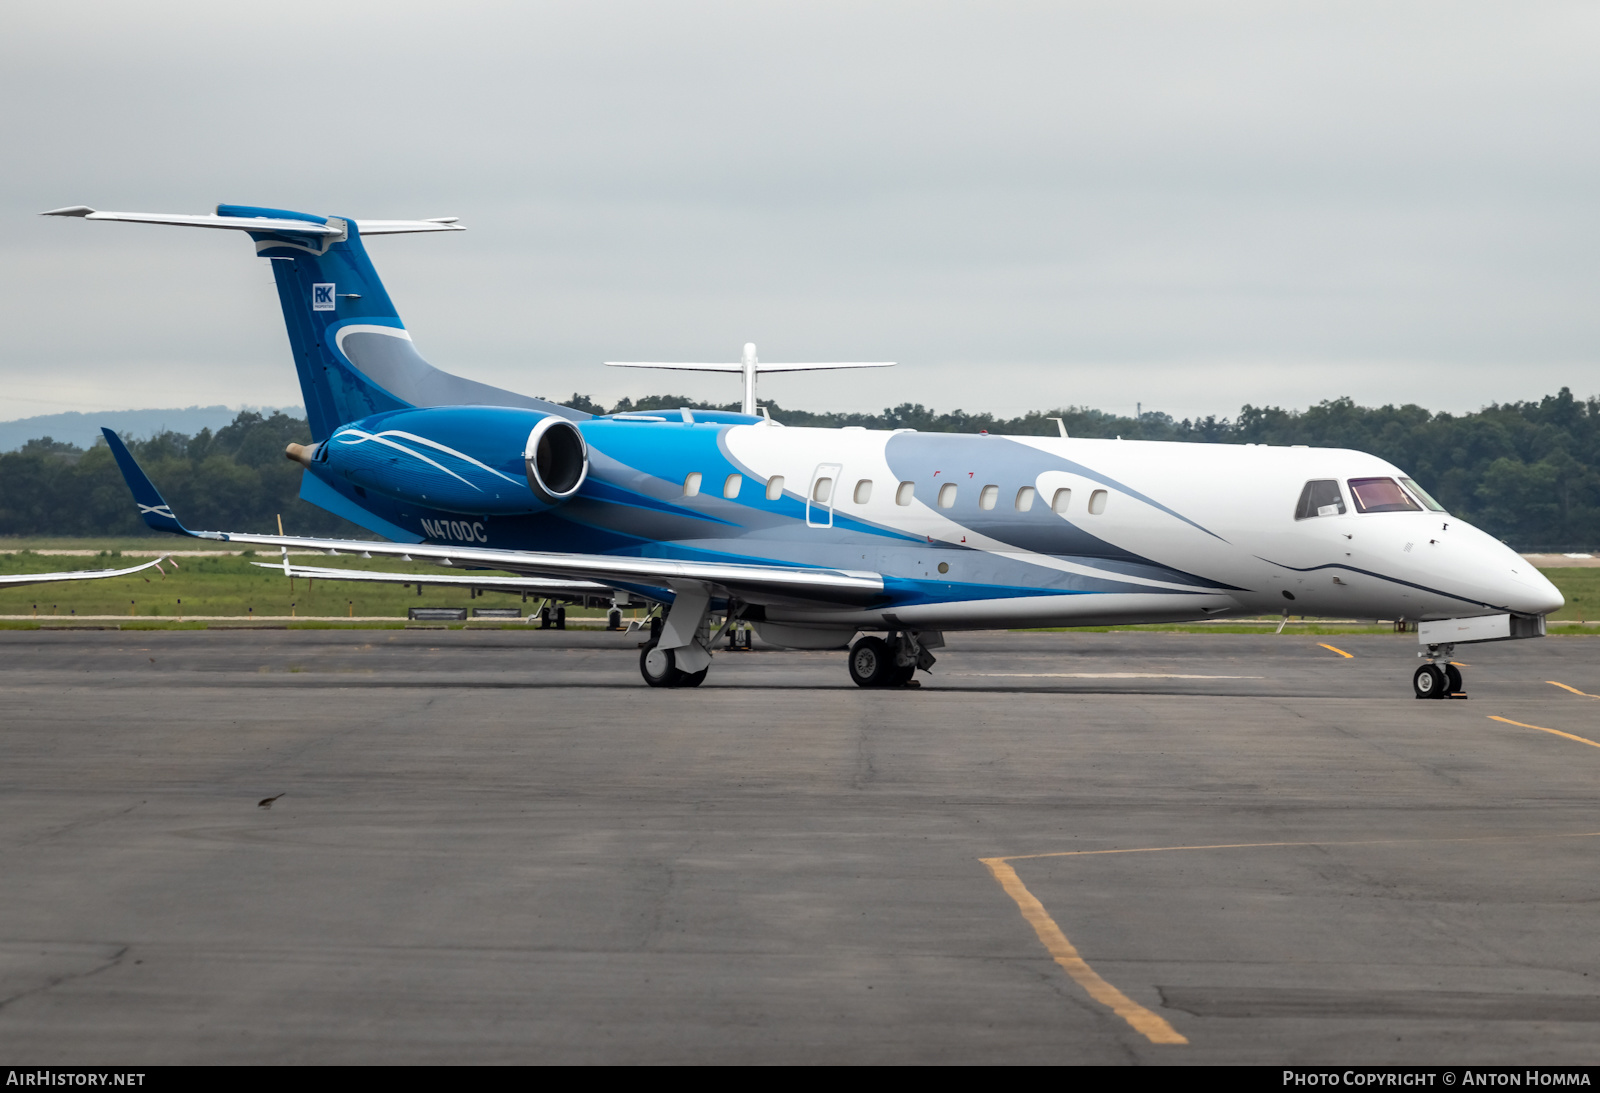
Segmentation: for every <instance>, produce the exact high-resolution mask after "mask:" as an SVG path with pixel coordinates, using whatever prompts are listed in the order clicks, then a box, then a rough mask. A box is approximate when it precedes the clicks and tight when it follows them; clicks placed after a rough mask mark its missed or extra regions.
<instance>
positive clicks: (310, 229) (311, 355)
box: [45, 205, 589, 441]
mask: <svg viewBox="0 0 1600 1093" xmlns="http://www.w3.org/2000/svg"><path fill="white" fill-rule="evenodd" d="M45 215H46V216H75V217H82V218H84V219H86V220H123V221H131V222H134V223H142V224H168V225H174V226H178V227H193V228H225V229H231V230H235V231H244V232H248V233H249V235H250V238H251V239H253V240H254V241H255V246H256V254H257V255H259V256H260V257H262V258H265V259H267V260H268V261H269V262H270V263H271V265H272V275H273V278H274V279H275V280H276V282H277V285H278V300H279V302H280V303H281V304H282V306H283V321H284V324H285V325H286V326H287V327H288V332H289V345H290V348H291V349H292V351H293V353H294V364H295V370H296V371H297V372H298V373H299V376H300V390H301V392H302V393H303V395H304V397H305V402H306V416H307V418H308V419H309V422H310V425H311V435H312V438H313V439H314V440H318V441H321V440H326V439H327V438H328V437H329V436H330V435H331V434H332V433H333V431H334V430H335V429H337V428H338V427H339V426H340V425H343V424H345V423H346V422H350V421H356V420H359V419H361V418H364V417H369V416H371V415H372V414H375V413H379V412H381V411H384V410H401V409H405V408H407V407H411V406H525V407H529V408H532V409H537V410H543V411H545V412H546V413H553V414H559V415H561V416H562V417H567V418H572V419H581V418H586V417H588V416H589V415H588V414H585V413H583V412H582V411H580V410H573V409H570V408H568V407H565V406H558V405H556V404H555V403H551V402H546V401H544V400H543V399H537V398H533V397H532V396H529V395H519V394H517V393H515V392H513V391H505V390H502V389H501V388H498V387H491V386H489V385H488V384H486V383H478V382H476V381H475V380H469V379H464V378H462V377H461V376H456V375H452V374H451V373H449V372H444V371H441V370H440V369H437V368H435V367H433V366H432V365H431V364H429V363H428V362H427V361H426V360H424V359H423V358H422V355H421V354H419V353H418V352H417V350H416V347H415V346H413V345H412V344H411V335H410V334H408V333H406V328H405V325H404V324H403V323H402V322H401V321H400V315H399V313H398V312H396V311H395V307H394V304H393V302H392V301H390V299H389V294H388V292H387V291H385V290H384V287H383V282H382V280H380V279H379V277H378V274H377V271H376V270H375V269H373V268H372V260H371V259H370V258H368V257H367V250H366V247H365V246H363V245H362V241H361V237H362V233H363V231H364V232H365V233H366V234H369V235H393V234H399V233H403V232H435V231H460V230H462V229H461V227H460V225H458V224H456V223H455V221H454V219H453V218H444V219H440V220H366V221H356V220H351V219H349V218H344V217H337V216H317V215H314V214H312V213H301V212H293V211H291V210H287V209H267V208H259V207H257V206H253V205H218V206H217V211H216V214H215V215H207V216H195V215H186V214H166V213H126V212H103V211H97V210H95V209H91V208H89V207H88V206H86V205H74V206H70V207H68V208H64V209H54V210H51V211H50V212H48V213H46V214H45Z"/></svg>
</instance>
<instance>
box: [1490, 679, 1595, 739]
mask: <svg viewBox="0 0 1600 1093" xmlns="http://www.w3.org/2000/svg"><path fill="white" fill-rule="evenodd" d="M1579 693H1580V694H1581V693H1582V692H1581V691H1580V692H1579ZM1489 720H1490V721H1503V722H1505V723H1506V724H1507V725H1515V726H1517V728H1519V729H1538V730H1539V731H1540V732H1547V733H1552V734H1554V735H1556V736H1564V737H1566V738H1567V739H1568V740H1576V741H1577V742H1578V743H1580V744H1588V745H1589V746H1590V747H1591V748H1600V744H1597V743H1595V742H1594V741H1593V740H1590V739H1588V738H1587V737H1583V736H1573V735H1572V734H1571V733H1570V732H1562V731H1561V730H1560V729H1547V728H1545V727H1544V726H1543V725H1530V724H1528V723H1527V722H1525V721H1513V720H1511V718H1509V717H1496V716H1494V715H1493V714H1490V715H1489Z"/></svg>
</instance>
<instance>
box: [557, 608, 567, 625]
mask: <svg viewBox="0 0 1600 1093" xmlns="http://www.w3.org/2000/svg"><path fill="white" fill-rule="evenodd" d="M566 628H567V609H566V608H565V607H558V608H556V629H557V630H565V629H566Z"/></svg>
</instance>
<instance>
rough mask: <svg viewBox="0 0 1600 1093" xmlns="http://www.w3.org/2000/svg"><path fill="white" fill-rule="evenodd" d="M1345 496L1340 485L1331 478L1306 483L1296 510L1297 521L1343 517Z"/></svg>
mask: <svg viewBox="0 0 1600 1093" xmlns="http://www.w3.org/2000/svg"><path fill="white" fill-rule="evenodd" d="M1343 515H1344V494H1342V493H1340V492H1339V483H1337V482H1335V481H1334V480H1333V479H1331V478H1318V479H1315V480H1313V481H1311V482H1307V483H1306V488H1305V489H1303V490H1301V491H1300V504H1299V505H1298V506H1296V508H1295V510H1294V518H1295V519H1296V520H1309V519H1311V518H1312V517H1313V516H1343Z"/></svg>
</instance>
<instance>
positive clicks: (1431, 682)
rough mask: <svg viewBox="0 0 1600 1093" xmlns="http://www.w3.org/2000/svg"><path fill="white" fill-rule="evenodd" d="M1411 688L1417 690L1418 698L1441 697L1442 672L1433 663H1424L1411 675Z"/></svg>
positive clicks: (1442, 692)
mask: <svg viewBox="0 0 1600 1093" xmlns="http://www.w3.org/2000/svg"><path fill="white" fill-rule="evenodd" d="M1411 689H1412V690H1414V691H1416V692H1417V697H1418V698H1443V697H1444V694H1445V690H1444V689H1445V678H1444V673H1443V672H1441V671H1439V669H1438V668H1437V667H1436V666H1435V665H1432V664H1424V665H1423V666H1422V667H1420V668H1418V669H1417V674H1416V675H1414V676H1412V677H1411Z"/></svg>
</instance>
